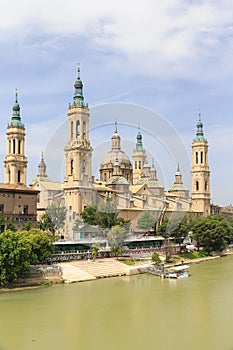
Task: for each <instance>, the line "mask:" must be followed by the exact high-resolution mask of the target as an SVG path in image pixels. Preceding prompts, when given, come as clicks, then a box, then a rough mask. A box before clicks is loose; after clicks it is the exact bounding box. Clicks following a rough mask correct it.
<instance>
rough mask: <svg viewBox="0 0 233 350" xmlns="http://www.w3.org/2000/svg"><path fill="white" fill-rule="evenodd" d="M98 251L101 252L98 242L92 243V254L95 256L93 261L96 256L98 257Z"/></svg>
mask: <svg viewBox="0 0 233 350" xmlns="http://www.w3.org/2000/svg"><path fill="white" fill-rule="evenodd" d="M98 252H99V245H98V244H92V247H91V254H92V257H93V261H95V258H96V257H97V255H98Z"/></svg>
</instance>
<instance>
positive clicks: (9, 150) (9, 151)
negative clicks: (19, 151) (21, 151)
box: [8, 140, 11, 153]
mask: <svg viewBox="0 0 233 350" xmlns="http://www.w3.org/2000/svg"><path fill="white" fill-rule="evenodd" d="M8 145H9V149H8V153H11V140H9V144H8Z"/></svg>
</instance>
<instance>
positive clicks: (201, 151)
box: [201, 151, 203, 163]
mask: <svg viewBox="0 0 233 350" xmlns="http://www.w3.org/2000/svg"><path fill="white" fill-rule="evenodd" d="M201 163H203V152H202V151H201Z"/></svg>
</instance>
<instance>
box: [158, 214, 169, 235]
mask: <svg viewBox="0 0 233 350" xmlns="http://www.w3.org/2000/svg"><path fill="white" fill-rule="evenodd" d="M167 224H168V218H166V217H165V218H164V219H163V222H162V224H161V225H160V226H159V227H158V230H157V233H158V235H159V236H164V235H165V234H166V232H167V231H166V228H167Z"/></svg>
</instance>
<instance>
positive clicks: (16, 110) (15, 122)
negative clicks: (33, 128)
mask: <svg viewBox="0 0 233 350" xmlns="http://www.w3.org/2000/svg"><path fill="white" fill-rule="evenodd" d="M10 125H11V126H21V127H23V126H24V125H23V123H22V122H21V118H20V106H19V102H18V90H17V89H16V91H15V103H14V105H13V113H12V117H11V123H10Z"/></svg>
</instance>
